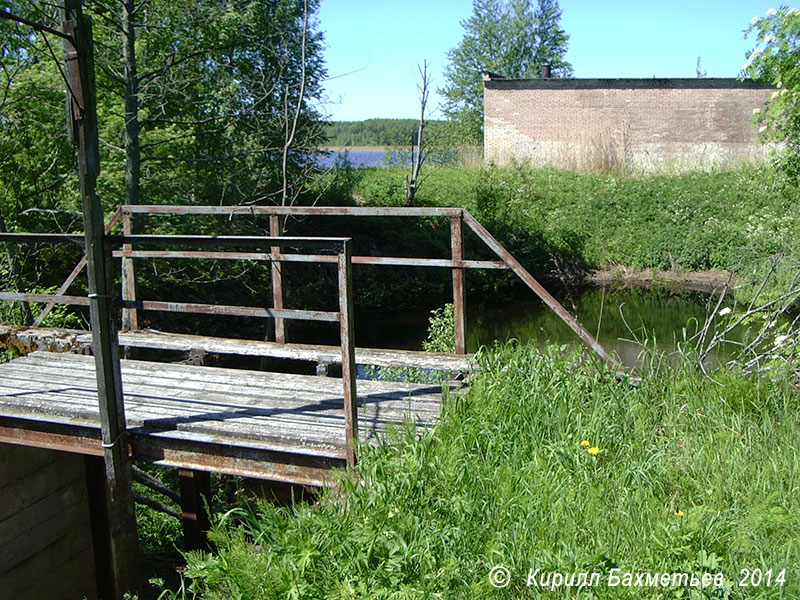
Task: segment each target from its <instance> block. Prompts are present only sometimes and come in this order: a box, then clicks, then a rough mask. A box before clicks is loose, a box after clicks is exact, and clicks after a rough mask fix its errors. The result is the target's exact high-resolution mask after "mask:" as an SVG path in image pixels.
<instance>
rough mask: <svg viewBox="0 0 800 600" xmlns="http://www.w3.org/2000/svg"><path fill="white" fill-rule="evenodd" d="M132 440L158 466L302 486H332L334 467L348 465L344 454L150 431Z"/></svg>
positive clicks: (137, 452)
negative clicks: (174, 436)
mask: <svg viewBox="0 0 800 600" xmlns="http://www.w3.org/2000/svg"><path fill="white" fill-rule="evenodd" d="M131 442H132V445H133V455H134V458H136V459H140V460H146V461H148V462H152V463H155V464H157V465H163V466H166V467H176V468H182V469H195V470H202V471H211V472H214V473H227V474H228V475H238V476H241V477H254V478H256V479H271V480H275V481H286V482H290V483H298V484H301V485H313V486H325V485H331V484H332V481H331V478H330V470H331V469H332V468H334V467H344V466H345V465H346V462H345V457H344V456H336V457H334V456H331V457H321V456H310V455H304V454H297V453H290V452H278V451H275V450H262V449H259V448H252V447H247V446H236V445H233V444H231V443H229V442H226V443H222V442H201V441H189V440H176V439H171V438H166V437H160V436H156V435H147V434H146V432H141V433H139V434H137V435H134V436H133V438H132V440H131Z"/></svg>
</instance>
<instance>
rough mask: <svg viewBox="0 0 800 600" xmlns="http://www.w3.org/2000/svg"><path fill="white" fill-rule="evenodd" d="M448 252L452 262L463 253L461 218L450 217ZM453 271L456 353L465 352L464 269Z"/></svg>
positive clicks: (456, 268) (458, 260) (457, 268)
mask: <svg viewBox="0 0 800 600" xmlns="http://www.w3.org/2000/svg"><path fill="white" fill-rule="evenodd" d="M450 252H451V255H452V257H453V262H460V261H461V260H462V258H463V253H464V232H463V218H462V216H461V215H459V216H457V217H450ZM452 272H453V321H454V329H455V342H456V343H455V348H456V354H466V353H467V318H466V310H467V308H466V296H465V294H464V269H463V268H462V267H454V268H453V269H452Z"/></svg>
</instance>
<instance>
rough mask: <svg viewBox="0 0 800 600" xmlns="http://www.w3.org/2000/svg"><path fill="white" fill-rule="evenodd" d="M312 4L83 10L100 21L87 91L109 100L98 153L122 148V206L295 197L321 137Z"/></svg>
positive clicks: (174, 3)
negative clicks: (98, 90) (96, 67)
mask: <svg viewBox="0 0 800 600" xmlns="http://www.w3.org/2000/svg"><path fill="white" fill-rule="evenodd" d="M318 5H319V0H305V1H304V0H249V1H247V2H240V3H225V2H220V1H219V0H171V1H166V0H149V1H141V2H134V1H133V0H124V1H122V2H120V1H117V2H116V3H115V4H114V3H100V2H96V3H94V4H93V6H94V9H95V11H96V14H97V16H98V17H99V19H98V21H99V22H101V23H103V24H104V25H105V27H104V31H103V32H102V35H103V37H102V39H101V40H100V43H99V44H98V46H99V48H100V49H101V52H100V53H99V54H100V58H99V64H100V65H101V66H102V67H103V69H102V71H103V76H104V77H103V81H100V78H99V85H101V86H103V87H105V88H106V90H107V91H108V92H109V95H110V96H111V97H112V98H113V97H115V98H116V101H115V102H116V106H115V107H114V108H111V107H110V106H109V109H110V110H111V111H112V113H113V114H109V115H108V118H107V119H102V120H103V122H104V123H106V124H107V125H109V126H110V129H109V128H107V129H106V131H105V133H106V135H107V136H108V141H109V142H110V143H109V148H117V149H118V150H119V152H120V153H121V152H122V151H123V150H124V153H125V161H126V167H125V172H126V178H125V183H126V185H125V189H126V196H127V198H128V200H129V201H131V199H133V198H136V197H137V196H138V195H139V194H140V193H141V195H142V196H146V197H147V198H148V201H149V202H151V203H152V202H153V201H167V202H169V201H175V199H182V201H185V200H186V199H189V198H194V199H195V201H198V202H209V201H210V202H218V201H223V202H226V203H240V202H259V201H260V202H279V203H284V204H288V203H292V202H293V201H294V200H295V199H296V196H297V195H298V193H299V191H300V190H301V189H302V187H303V182H304V181H306V179H307V177H308V176H309V170H310V168H311V167H312V166H313V163H312V159H311V158H310V153H311V151H313V150H314V149H316V147H317V146H318V145H319V144H320V142H321V140H322V133H323V130H322V126H321V123H320V122H321V116H320V114H319V113H318V111H317V110H316V109H315V99H317V98H318V97H319V96H320V94H321V92H322V84H321V82H322V80H323V78H324V77H325V68H324V62H323V59H322V43H323V38H322V34H321V32H319V31H318V30H317V24H316V21H315V20H314V18H313V16H314V13H315V12H316V10H317V8H318ZM132 94H133V95H135V96H136V98H135V100H136V102H131V100H132V98H131V95H132ZM136 105H138V106H136ZM123 106H124V108H123ZM123 114H124V115H125V118H124V122H123V121H120V120H119V117H120V116H121V115H123ZM117 158H118V157H117ZM117 158H115V160H116V159H117ZM137 162H138V163H139V165H138V166H137V164H136V163H137ZM132 163H133V164H132ZM117 181H118V183H120V182H119V178H118V180H117ZM140 187H141V192H139V190H138V188H140ZM115 191H116V190H115Z"/></svg>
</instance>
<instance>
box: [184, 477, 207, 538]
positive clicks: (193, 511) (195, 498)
mask: <svg viewBox="0 0 800 600" xmlns="http://www.w3.org/2000/svg"><path fill="white" fill-rule="evenodd" d="M178 477H179V479H180V490H181V522H182V523H183V543H184V546H185V548H184V549H185V550H208V537H207V536H206V532H208V529H209V528H210V527H211V522H210V520H209V518H208V511H207V510H206V504H208V505H209V507H210V506H211V475H210V474H209V473H207V472H205V471H194V470H191V469H178Z"/></svg>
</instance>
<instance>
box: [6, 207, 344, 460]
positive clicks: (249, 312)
mask: <svg viewBox="0 0 800 600" xmlns="http://www.w3.org/2000/svg"><path fill="white" fill-rule="evenodd" d="M122 214H123V216H124V213H122ZM115 217H116V215H115ZM115 217H112V219H111V221H110V224H109V225H108V226H107V229H110V228H111V227H112V226H113V224H114V223H115V222H116V221H117V218H115ZM83 240H84V238H83V236H82V235H69V234H31V233H6V234H0V242H11V243H75V244H80V245H83ZM105 242H106V244H107V245H108V246H109V248H108V250H107V252H106V256H112V255H114V256H122V257H123V259H131V258H132V257H134V256H139V255H151V254H152V255H154V256H163V257H179V258H207V257H208V256H207V255H213V256H215V257H217V258H237V259H242V258H253V257H254V256H260V257H262V260H271V261H273V264H274V263H275V262H276V261H277V262H280V261H284V260H292V259H294V258H296V257H301V256H304V255H302V254H283V253H282V252H280V250H281V249H282V248H284V247H287V246H291V247H292V248H294V249H298V248H304V249H312V250H314V251H317V252H320V251H321V252H332V253H333V254H330V255H324V254H316V255H313V256H314V257H317V258H323V257H324V259H325V261H324V262H335V263H336V264H337V273H338V277H337V283H338V310H337V311H319V310H313V311H312V310H298V309H287V308H284V307H282V306H281V307H280V308H263V307H253V306H235V305H219V304H201V303H186V302H163V301H154V300H140V299H136V298H135V294H134V295H133V296H132V297H126V294H125V292H124V290H123V294H122V299H121V301H120V305H121V306H122V307H123V309H124V310H130V311H136V310H154V311H167V312H181V313H195V314H208V315H232V316H248V317H264V318H272V319H276V320H277V319H281V320H283V319H298V320H307V321H327V322H338V323H339V333H340V347H341V358H342V394H343V395H342V397H343V402H344V421H345V441H346V450H345V453H346V456H345V457H346V459H347V463H348V464H349V465H351V466H352V465H355V442H356V440H357V438H358V412H357V389H356V366H355V343H354V339H355V338H354V322H353V287H352V240H351V239H350V238H332V237H329V238H319V237H288V236H281V237H264V236H185V235H132V234H125V233H123V234H122V235H106V236H105ZM187 245H189V246H195V247H225V248H243V247H246V248H270V252H269V253H257V252H235V251H210V252H209V251H205V252H197V251H184V250H177V251H176V250H157V251H138V250H135V249H134V247H138V246H187ZM112 246H117V247H119V246H121V247H122V248H123V250H122V251H113V250H111V247H112ZM276 251H277V252H276ZM139 253H141V254H139ZM84 264H85V261H81V263H79V264H78V266H76V268H75V269H74V270H73V272H72V273H71V274H70V278H68V280H67V281H65V283H64V284H62V286H61V288H60V291H59V293H56V294H29V293H22V292H7V291H6V292H0V300H8V301H20V302H43V303H47V307H46V310H48V311H49V307H52V306H53V305H55V304H67V305H78V306H88V305H89V302H90V299H89V298H88V297H83V296H68V295H65V294H64V293H63V292H64V291H66V289H67V288H68V287H69V285H70V284H71V283H72V281H74V279H75V277H77V274H78V273H80V270H81V268H82V267H83V265H84ZM42 319H43V317H42V316H41V315H40V318H39V319H37V323H36V325H37V326H38V325H39V324H41V322H42ZM113 334H114V335H115V336H116V331H115V332H113Z"/></svg>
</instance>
